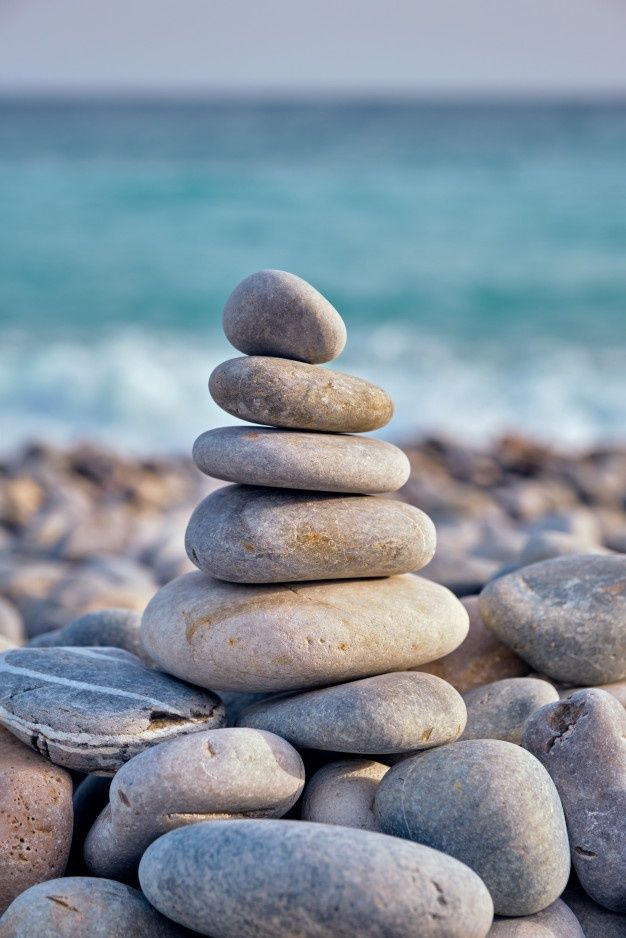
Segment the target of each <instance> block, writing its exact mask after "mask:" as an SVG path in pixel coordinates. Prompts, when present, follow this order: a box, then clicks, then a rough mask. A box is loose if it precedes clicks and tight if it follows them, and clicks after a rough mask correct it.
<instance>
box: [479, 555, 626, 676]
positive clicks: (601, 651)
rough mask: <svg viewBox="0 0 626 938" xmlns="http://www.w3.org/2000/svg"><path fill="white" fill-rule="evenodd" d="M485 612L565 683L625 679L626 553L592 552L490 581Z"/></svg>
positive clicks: (498, 631) (492, 624) (504, 635)
mask: <svg viewBox="0 0 626 938" xmlns="http://www.w3.org/2000/svg"><path fill="white" fill-rule="evenodd" d="M480 613H481V615H482V617H483V619H484V621H485V624H486V625H487V626H488V627H489V628H490V629H491V630H492V631H493V632H494V633H495V635H497V637H498V638H499V639H501V640H502V641H504V642H506V643H507V645H509V646H510V647H511V648H512V649H513V650H514V651H515V652H516V653H517V654H519V655H520V656H521V657H522V658H524V659H525V660H526V661H528V662H529V663H530V664H531V665H532V666H533V667H534V668H535V669H536V670H537V671H541V672H543V673H544V674H547V675H548V676H549V677H552V678H554V679H555V680H558V681H562V682H563V683H564V684H606V683H609V682H612V681H621V680H622V679H623V678H624V677H626V557H623V556H617V555H615V556H603V555H598V554H585V555H582V556H573V557H557V558H555V559H554V560H545V561H543V562H542V563H536V564H533V565H532V566H530V567H524V568H523V569H522V570H519V571H518V572H517V573H511V574H509V575H508V576H503V577H501V578H500V579H498V580H493V581H492V582H491V583H488V584H487V586H486V587H485V589H484V590H483V592H482V593H481V598H480ZM538 623H541V628H538V627H537V624H538Z"/></svg>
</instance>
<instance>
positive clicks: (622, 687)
mask: <svg viewBox="0 0 626 938" xmlns="http://www.w3.org/2000/svg"><path fill="white" fill-rule="evenodd" d="M557 690H558V692H559V697H560V698H561V699H563V698H565V697H571V696H572V694H575V693H576V692H577V691H579V690H593V688H591V687H560V686H559V687H558V688H557ZM595 690H603V691H606V693H607V694H610V695H611V697H615V699H616V700H617V701H618V702H619V703H621V705H622V707H626V681H615V683H613V684H597V685H596V687H595Z"/></svg>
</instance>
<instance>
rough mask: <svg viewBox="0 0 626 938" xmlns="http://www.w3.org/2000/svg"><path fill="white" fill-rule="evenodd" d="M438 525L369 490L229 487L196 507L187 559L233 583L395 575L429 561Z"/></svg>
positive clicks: (188, 534)
mask: <svg viewBox="0 0 626 938" xmlns="http://www.w3.org/2000/svg"><path fill="white" fill-rule="evenodd" d="M435 546H436V535H435V526H434V524H433V523H432V521H431V520H430V518H429V517H428V515H425V514H424V512H423V511H420V510H419V508H414V507H413V506H412V505H407V504H405V503H404V502H401V501H396V500H394V499H390V498H374V497H373V496H371V495H333V494H329V493H322V492H297V491H292V490H289V491H285V490H281V489H268V488H261V487H253V486H247V485H226V486H224V487H223V488H220V489H217V491H215V492H212V493H211V494H210V495H208V496H207V497H206V498H205V499H203V501H201V502H200V504H199V505H198V506H197V508H196V509H195V511H194V512H193V514H192V516H191V518H190V520H189V525H188V527H187V532H186V534H185V548H186V550H187V556H188V557H189V559H190V560H191V561H192V562H193V563H194V564H195V565H196V566H197V567H198V568H199V569H200V570H203V571H204V572H205V573H208V574H210V575H211V576H214V577H218V578H219V579H221V580H228V581H229V582H231V583H283V582H290V583H293V582H304V581H310V580H336V579H344V580H347V579H355V578H358V577H368V576H371V577H383V576H393V575H394V574H397V573H409V572H410V571H411V570H418V569H420V568H421V567H423V566H425V564H427V563H428V561H429V560H430V559H431V557H432V556H433V554H434V552H435Z"/></svg>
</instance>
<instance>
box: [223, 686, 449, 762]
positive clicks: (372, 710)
mask: <svg viewBox="0 0 626 938" xmlns="http://www.w3.org/2000/svg"><path fill="white" fill-rule="evenodd" d="M465 719H466V713H465V705H464V704H463V698H462V697H461V695H460V694H458V693H457V691H455V689H454V688H453V687H451V686H450V684H446V682H445V681H442V680H441V678H438V677H434V676H433V675H432V674H420V673H419V672H417V671H399V672H395V673H393V674H380V675H377V676H376V677H366V678H363V679H362V680H360V681H352V682H351V683H349V684H337V685H335V686H334V687H322V688H320V689H319V690H312V691H308V692H307V693H305V694H297V695H296V696H294V697H281V698H270V699H269V700H263V701H261V702H260V703H257V704H254V705H253V706H252V707H250V708H249V709H248V710H245V711H244V712H243V713H242V714H241V716H240V717H239V721H238V722H239V725H240V726H253V727H256V728H257V729H263V730H269V732H271V733H277V734H278V735H279V736H282V737H283V738H284V739H288V740H289V742H291V743H293V744H294V746H299V747H302V748H306V749H326V750H328V751H329V752H348V753H351V752H354V753H359V754H362V755H368V754H372V755H376V754H378V753H380V754H381V755H382V754H383V753H388V752H410V751H412V750H414V749H431V748H432V747H433V746H440V745H441V744H442V743H449V742H452V741H453V740H455V739H457V738H458V737H459V736H460V735H461V733H462V732H463V727H464V726H465Z"/></svg>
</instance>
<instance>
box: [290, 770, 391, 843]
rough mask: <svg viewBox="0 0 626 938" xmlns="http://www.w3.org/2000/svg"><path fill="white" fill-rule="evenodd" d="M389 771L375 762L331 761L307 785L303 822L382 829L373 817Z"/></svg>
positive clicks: (303, 801)
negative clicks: (375, 801)
mask: <svg viewBox="0 0 626 938" xmlns="http://www.w3.org/2000/svg"><path fill="white" fill-rule="evenodd" d="M388 771H389V766H388V765H383V764H382V762H375V761H373V760H372V759H341V760H339V761H337V762H329V763H328V764H327V765H324V766H322V768H321V769H318V771H317V772H316V773H315V775H313V776H312V777H311V779H310V780H309V781H308V782H307V785H306V788H305V789H304V795H303V799H302V812H301V816H302V820H303V821H317V822H318V823H319V824H339V825H340V826H341V827H358V828H360V829H361V830H366V831H377V830H380V828H379V826H378V821H377V819H376V815H375V814H374V797H375V795H376V789H377V788H378V783H379V782H380V780H381V778H382V777H383V775H384V774H385V773H386V772H388Z"/></svg>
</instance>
